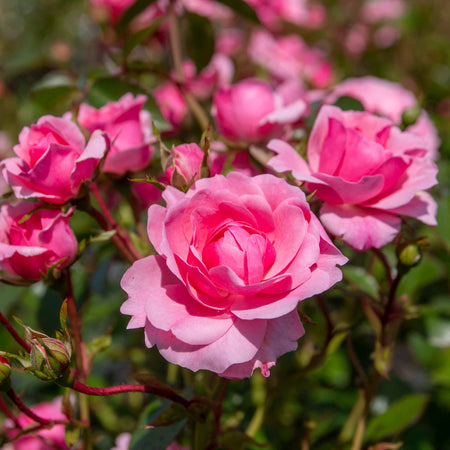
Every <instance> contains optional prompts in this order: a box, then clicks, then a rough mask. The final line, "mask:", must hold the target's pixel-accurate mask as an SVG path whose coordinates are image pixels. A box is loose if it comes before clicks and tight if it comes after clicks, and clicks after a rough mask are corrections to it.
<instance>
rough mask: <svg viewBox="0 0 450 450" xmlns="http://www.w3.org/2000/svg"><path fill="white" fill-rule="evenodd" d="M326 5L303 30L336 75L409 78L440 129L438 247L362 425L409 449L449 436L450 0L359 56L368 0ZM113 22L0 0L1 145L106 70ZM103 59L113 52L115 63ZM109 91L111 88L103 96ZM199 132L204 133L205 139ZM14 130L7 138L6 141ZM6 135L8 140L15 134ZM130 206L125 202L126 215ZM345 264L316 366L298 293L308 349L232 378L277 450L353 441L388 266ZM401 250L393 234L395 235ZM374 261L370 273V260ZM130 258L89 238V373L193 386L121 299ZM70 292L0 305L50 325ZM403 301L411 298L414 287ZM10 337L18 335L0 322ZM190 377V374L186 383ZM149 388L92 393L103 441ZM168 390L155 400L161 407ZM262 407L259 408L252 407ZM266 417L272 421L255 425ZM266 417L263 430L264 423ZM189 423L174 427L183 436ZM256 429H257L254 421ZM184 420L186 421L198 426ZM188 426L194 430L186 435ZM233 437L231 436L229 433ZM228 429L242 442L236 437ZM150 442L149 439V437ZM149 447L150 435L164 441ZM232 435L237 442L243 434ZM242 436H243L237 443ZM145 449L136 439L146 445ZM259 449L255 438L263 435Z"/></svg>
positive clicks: (447, 444) (372, 438)
mask: <svg viewBox="0 0 450 450" xmlns="http://www.w3.org/2000/svg"><path fill="white" fill-rule="evenodd" d="M323 3H324V4H326V6H327V8H328V11H329V18H328V23H327V26H325V27H324V29H323V30H320V31H314V32H311V31H308V32H304V33H302V34H303V37H304V38H305V40H307V41H308V42H310V43H314V44H316V45H318V46H319V47H321V48H322V49H324V50H325V51H326V52H327V54H329V55H330V58H331V60H332V61H333V63H334V67H335V79H336V81H339V80H342V79H344V78H346V77H350V76H363V75H368V74H370V75H375V76H379V77H383V78H388V79H391V80H393V81H398V82H400V83H401V84H403V85H404V86H405V87H406V88H408V89H410V90H412V91H413V92H414V93H415V94H416V95H417V97H418V98H419V99H420V101H421V102H422V105H423V107H424V108H425V109H426V110H427V111H428V112H429V113H430V115H431V117H432V118H433V120H434V121H435V123H436V126H437V127H438V129H439V134H440V137H441V139H442V146H441V150H440V152H441V158H440V160H439V161H438V165H439V169H440V172H439V181H440V184H439V186H437V187H436V188H435V189H434V190H433V194H434V196H435V198H436V199H437V201H438V203H439V212H438V221H439V225H438V227H437V228H435V229H431V228H429V227H428V228H427V227H423V228H418V229H416V230H415V233H416V235H421V234H425V235H427V236H428V240H429V242H430V246H429V247H428V248H427V249H426V250H425V252H424V255H423V259H422V261H421V263H420V264H419V265H418V266H417V267H414V268H413V269H411V271H410V272H409V273H408V274H407V275H406V276H405V277H404V279H403V280H402V283H401V285H400V294H403V295H404V296H405V297H403V298H404V299H409V300H407V301H410V302H411V305H412V306H411V311H412V314H411V319H410V320H408V321H405V322H403V324H402V327H401V329H400V331H399V336H398V338H397V343H396V347H395V350H394V352H395V353H394V357H393V360H392V369H391V370H390V373H389V378H388V379H382V380H381V381H380V384H379V388H378V392H377V396H376V397H375V399H374V401H373V403H372V406H371V419H370V421H369V424H368V428H367V431H366V435H365V441H366V443H367V445H369V444H374V443H376V442H380V441H389V442H393V443H395V442H403V448H405V449H408V450H433V449H439V450H445V449H450V433H449V432H448V421H449V417H450V294H449V292H450V289H449V287H450V286H449V274H450V256H449V253H450V252H449V251H450V197H449V190H450V183H449V180H450V159H449V158H450V8H449V5H448V0H410V1H408V3H407V7H408V11H407V13H406V15H405V16H404V17H403V18H402V19H401V22H400V30H401V38H400V39H399V41H398V42H397V43H396V44H394V45H393V46H392V47H390V48H387V49H379V48H375V47H373V48H372V47H369V48H368V50H367V51H366V52H365V53H364V54H363V55H362V56H361V57H360V58H353V59H352V58H349V56H348V55H347V54H346V53H345V52H344V49H343V47H342V45H341V42H342V35H343V33H344V32H345V30H346V29H347V28H348V27H349V25H350V24H351V23H353V21H354V17H355V11H356V10H357V9H358V7H359V6H358V4H359V1H358V0H339V1H336V0H328V1H324V2H323ZM102 36H103V33H102V29H101V27H100V26H99V25H98V24H96V23H95V22H94V21H93V20H92V19H91V17H90V16H89V5H88V4H87V2H86V1H81V0H70V1H67V0H14V1H10V0H0V130H1V131H2V132H3V133H4V134H3V135H2V139H3V141H2V145H1V146H0V152H1V153H2V156H3V157H4V156H6V155H9V154H11V148H12V145H13V144H15V143H16V142H17V135H18V133H19V132H20V130H21V129H22V127H23V126H25V125H29V124H30V123H32V122H34V121H35V120H37V119H38V118H39V117H40V116H41V115H44V114H55V115H57V114H61V113H63V112H64V111H66V110H67V109H69V108H70V107H71V104H72V102H73V101H74V100H75V101H76V100H77V98H78V96H80V95H83V93H84V92H85V91H83V90H85V89H86V87H87V86H90V85H91V84H92V83H93V82H94V81H93V80H95V77H97V76H100V75H104V74H105V69H104V67H105V64H106V66H107V65H108V60H107V59H105V55H104V52H103V51H102V45H104V42H103V41H102ZM105 61H106V63H105ZM121 89H123V86H121V85H114V84H113V85H112V86H109V87H108V89H103V90H102V89H100V90H99V91H98V92H94V93H93V94H92V92H91V96H93V97H94V98H95V95H97V99H98V101H99V103H101V102H102V100H103V103H104V102H106V101H107V100H109V98H114V97H115V98H118V97H119V96H120V95H121V94H122V92H119V91H120V90H121ZM99 95H103V97H101V96H100V98H99V97H98V96H99ZM199 137H200V136H196V139H197V140H198V139H199ZM8 141H10V143H8ZM5 142H6V143H5ZM129 213H130V212H129V211H127V210H126V208H125V207H123V208H122V209H120V208H119V214H120V219H121V220H122V222H124V221H125V222H126V220H127V214H129ZM73 225H74V227H75V229H76V231H77V236H78V238H79V239H82V238H83V237H85V236H86V235H87V234H89V233H90V232H91V230H92V229H95V224H94V223H91V222H90V221H89V219H88V218H87V217H85V216H84V215H83V213H77V214H76V215H75V217H74V218H73ZM343 251H344V252H345V253H346V254H347V256H350V257H351V262H350V263H349V264H350V265H349V266H347V267H346V268H345V270H344V275H345V278H346V280H347V281H348V283H346V284H340V285H339V286H337V287H335V288H334V289H332V290H331V291H330V292H328V293H327V294H326V295H325V296H324V301H326V303H327V305H328V307H329V308H330V310H331V317H332V320H333V322H334V324H335V332H336V331H338V332H337V333H335V336H334V338H333V341H332V345H330V346H328V348H327V350H326V352H325V354H321V355H320V356H321V359H320V361H319V363H318V364H317V367H315V368H314V369H313V370H309V371H305V370H304V368H305V366H308V365H309V364H310V363H311V358H313V357H314V355H317V352H319V354H320V349H321V344H322V343H323V342H324V340H325V330H326V329H327V324H326V323H325V320H324V317H323V315H322V314H321V312H320V308H319V307H318V305H317V303H315V302H314V301H313V300H308V301H306V302H304V303H303V304H302V305H301V309H302V312H304V313H305V314H307V315H308V316H309V317H310V318H311V319H312V321H314V322H315V325H314V324H306V325H305V327H306V335H305V337H303V338H302V339H301V340H300V344H299V347H300V348H299V351H297V352H296V353H291V354H288V355H285V356H283V357H282V358H280V359H279V360H278V363H277V367H276V368H274V369H273V370H272V374H271V376H270V378H268V379H267V380H264V379H263V378H262V377H261V376H260V375H259V374H255V375H254V376H253V377H252V379H251V380H244V381H238V382H232V383H231V384H230V387H229V391H228V394H227V397H226V400H225V404H224V421H225V424H226V425H228V426H230V427H236V428H237V429H239V430H246V429H247V431H250V434H255V435H254V437H255V439H256V440H257V441H258V442H262V443H266V442H267V443H270V444H268V447H265V448H267V449H272V448H273V449H288V448H299V443H300V442H301V441H302V439H303V438H304V437H305V436H309V440H310V442H311V446H312V448H313V449H318V450H321V449H323V450H326V449H337V448H348V437H347V435H346V433H347V434H348V433H349V430H350V431H351V432H352V430H353V429H354V424H352V414H351V411H352V409H353V408H354V407H355V405H358V396H359V386H360V385H359V383H360V380H359V379H358V376H357V374H356V373H355V370H354V369H353V367H352V364H351V362H350V360H349V356H348V348H347V344H348V342H347V341H348V340H350V341H351V342H352V343H353V346H354V351H355V352H356V354H357V356H358V358H359V360H360V361H361V364H362V365H363V367H364V368H370V366H371V365H372V361H371V355H372V352H373V343H374V336H373V331H372V328H371V327H370V325H369V323H368V321H367V319H366V317H365V316H364V313H363V311H362V309H361V307H360V303H359V300H358V297H359V296H360V292H361V291H362V292H364V293H365V294H364V295H369V296H370V295H375V296H376V295H377V292H378V290H379V289H380V288H381V289H382V288H383V283H384V272H383V268H382V267H381V265H379V263H378V261H377V260H376V259H374V258H373V255H371V254H368V253H367V254H355V253H353V252H352V251H351V250H348V249H343ZM386 254H387V256H388V258H389V259H390V260H391V261H394V260H395V255H394V250H393V247H392V246H388V247H387V248H386ZM369 265H372V268H373V270H372V271H371V274H369V273H368V272H366V270H365V269H363V267H366V268H367V267H369ZM125 269H126V264H124V263H122V262H121V261H119V260H116V259H115V257H114V254H113V253H112V251H111V250H110V246H108V245H107V244H105V243H102V242H98V243H96V244H95V245H94V246H91V247H90V248H89V249H88V251H87V252H86V254H85V255H84V256H83V258H82V259H81V260H80V261H78V262H77V263H76V265H75V266H74V268H73V274H74V287H75V297H76V299H77V303H78V306H79V308H81V311H82V314H83V317H84V320H83V333H84V336H85V338H86V341H90V340H92V339H94V338H98V337H99V336H101V335H105V336H109V337H110V338H111V341H112V342H111V345H109V346H108V345H107V344H108V339H109V337H108V338H105V341H104V342H105V347H107V348H106V349H105V350H104V351H102V352H100V353H99V354H98V356H97V357H96V359H95V363H94V367H93V370H92V373H91V375H90V378H89V384H91V385H95V386H106V385H111V384H117V383H123V382H127V381H129V380H130V374H131V373H133V372H138V371H144V370H146V371H151V372H152V373H154V374H156V375H158V376H161V377H163V378H164V379H169V381H171V382H172V383H174V384H175V385H176V386H183V385H184V384H185V379H184V378H183V377H188V378H189V379H190V380H191V379H192V380H193V375H192V374H191V373H186V372H184V371H183V372H181V371H176V370H174V369H173V368H169V369H168V368H167V364H166V363H165V362H164V361H163V359H162V358H161V357H160V356H159V355H158V353H157V352H156V351H154V350H150V351H149V350H147V349H146V348H145V347H144V344H143V336H142V331H141V330H137V331H133V330H132V331H127V332H125V328H126V323H127V320H128V319H127V318H126V317H124V316H122V315H121V314H120V313H119V312H118V311H119V307H120V305H121V303H122V302H123V300H124V299H125V294H124V293H123V292H122V291H121V290H120V288H119V286H118V280H119V279H120V278H121V275H122V274H123V272H124V271H125ZM61 301H62V299H61V297H60V295H59V294H58V293H57V292H56V291H55V290H53V289H52V288H48V287H46V286H45V285H44V284H42V283H37V284H35V285H34V286H32V287H31V288H18V287H10V286H7V285H1V286H0V308H1V311H2V312H3V313H4V314H6V315H8V317H11V316H12V315H16V316H18V317H20V318H21V319H22V320H23V321H24V322H26V323H27V324H28V325H29V326H31V327H32V328H35V329H39V330H42V331H43V332H46V333H48V334H50V335H53V333H54V330H55V329H56V328H57V327H58V312H59V307H60V305H61ZM405 301H406V300H405ZM0 343H1V347H2V349H4V350H10V351H13V350H15V345H14V343H13V342H12V341H11V339H10V338H9V336H8V335H7V333H6V332H5V331H4V330H3V329H2V328H0ZM208 376H209V374H208V373H200V374H197V375H196V377H195V386H196V389H197V390H199V391H201V390H202V389H205V387H204V386H207V385H208ZM13 383H14V386H15V388H16V390H17V391H18V392H20V393H22V394H24V398H25V399H26V402H27V403H29V404H33V403H36V402H39V401H43V400H45V399H49V398H52V397H54V396H55V395H57V394H58V393H59V389H57V388H55V386H53V385H50V384H45V383H42V382H39V381H38V380H35V379H34V378H33V377H32V376H29V375H25V374H20V373H19V374H15V375H14V378H13ZM186 384H187V383H186ZM151 400H152V399H151V397H146V396H142V395H139V394H136V395H134V394H127V395H122V396H116V397H109V398H97V399H92V406H93V410H94V415H93V427H94V428H95V429H96V430H97V431H96V436H97V441H96V444H95V445H96V448H99V449H108V448H111V446H112V444H113V439H114V437H115V436H116V435H117V434H119V433H121V432H124V431H133V429H134V427H135V426H136V417H137V416H138V415H139V414H140V413H142V411H143V410H144V409H145V408H146V407H148V405H149V404H150V402H151ZM158 406H160V405H159V403H151V404H150V410H147V411H146V412H145V413H146V414H149V411H150V412H151V410H152V408H153V410H155V408H158ZM255 410H256V413H255ZM260 419H262V420H263V425H262V427H259V428H258V427H257V426H256V425H255V424H257V423H258V421H260ZM256 430H257V431H256ZM178 431H179V430H175V431H174V435H175V434H176V433H177V432H178ZM253 432H254V433H253ZM182 433H186V434H188V433H189V431H183V432H182ZM180 436H181V440H182V441H186V442H188V441H189V439H190V437H189V435H186V436H183V435H180ZM230 439H231V438H230ZM230 442H231V441H230ZM148 445H150V444H148ZM154 445H155V447H151V446H147V447H142V448H160V447H158V446H157V445H156V444H154ZM227 445H228V447H227V446H226V445H225V444H224V447H226V448H239V447H238V446H234V447H233V444H227ZM239 445H240V444H239ZM136 448H137V447H136ZM254 448H257V447H254Z"/></svg>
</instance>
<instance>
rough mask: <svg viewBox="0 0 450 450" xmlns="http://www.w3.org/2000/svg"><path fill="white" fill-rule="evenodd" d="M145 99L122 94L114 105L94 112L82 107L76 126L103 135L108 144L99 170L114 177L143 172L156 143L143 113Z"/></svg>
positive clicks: (148, 117)
mask: <svg viewBox="0 0 450 450" xmlns="http://www.w3.org/2000/svg"><path fill="white" fill-rule="evenodd" d="M146 101H147V97H145V95H138V96H137V97H136V98H134V97H133V95H132V94H125V95H124V96H123V97H122V98H120V99H119V100H118V101H116V102H109V103H107V104H106V105H105V106H103V107H101V108H99V109H96V108H94V107H92V106H90V105H87V104H84V103H83V104H82V105H81V106H80V110H79V113H78V122H79V123H80V125H82V126H83V127H84V128H86V129H87V130H88V131H89V132H90V133H92V132H94V131H95V130H101V131H104V132H105V133H106V134H107V135H108V136H109V139H110V141H111V149H110V150H109V151H108V154H107V155H106V159H105V162H104V164H103V167H102V170H103V171H104V172H109V173H113V174H116V175H124V174H125V173H126V172H137V171H139V170H142V169H144V168H145V167H147V165H148V164H149V162H150V159H151V157H152V155H153V153H154V149H153V147H152V146H151V144H152V143H154V142H155V141H156V139H155V137H154V136H153V132H152V123H151V116H150V113H149V112H148V111H145V110H142V107H143V106H144V104H145V102H146Z"/></svg>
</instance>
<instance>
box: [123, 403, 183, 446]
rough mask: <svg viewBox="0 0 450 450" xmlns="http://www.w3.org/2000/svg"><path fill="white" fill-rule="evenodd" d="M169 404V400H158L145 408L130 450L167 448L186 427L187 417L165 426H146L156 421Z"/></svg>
mask: <svg viewBox="0 0 450 450" xmlns="http://www.w3.org/2000/svg"><path fill="white" fill-rule="evenodd" d="M168 405H169V402H168V401H161V400H157V401H155V402H153V403H151V404H150V405H149V406H148V407H147V408H146V409H145V410H144V412H143V413H142V415H141V417H140V419H139V424H138V426H137V431H136V432H135V433H134V434H133V437H132V438H131V443H130V450H166V448H167V446H168V445H169V444H170V443H171V442H172V441H173V440H174V439H175V437H176V435H177V434H178V433H179V432H180V431H181V429H182V428H183V427H184V425H185V424H186V422H187V419H184V420H182V421H180V422H178V423H175V424H173V425H169V426H165V427H158V428H156V427H155V428H146V426H147V425H148V424H149V423H152V422H153V421H155V420H156V418H157V417H158V416H159V415H160V414H161V413H162V412H163V411H164V410H165V409H167V407H168Z"/></svg>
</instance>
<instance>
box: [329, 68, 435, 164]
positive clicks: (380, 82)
mask: <svg viewBox="0 0 450 450" xmlns="http://www.w3.org/2000/svg"><path fill="white" fill-rule="evenodd" d="M344 96H348V97H352V98H355V99H356V100H359V101H360V102H361V103H362V105H363V106H364V109H365V110H366V111H368V112H371V113H375V114H381V115H382V116H385V117H388V118H389V119H391V120H392V121H394V122H395V123H396V124H397V125H400V124H401V123H402V115H403V113H404V112H405V111H406V110H407V109H409V108H414V107H415V106H416V105H417V99H416V97H415V96H414V94H413V93H412V92H410V91H408V90H407V89H405V88H404V87H403V86H401V85H400V84H398V83H393V82H392V81H388V80H384V79H382V78H377V77H372V76H367V77H362V78H348V79H347V80H345V81H343V82H342V83H340V84H338V85H337V86H336V87H335V88H334V89H333V91H332V92H331V94H330V95H329V96H328V97H327V98H326V99H325V103H329V104H332V103H335V102H336V101H337V100H338V99H339V98H340V97H344ZM406 131H409V132H410V133H413V134H415V135H417V136H420V137H421V138H422V139H423V140H424V141H425V143H424V145H425V146H426V148H427V150H428V156H430V157H431V158H432V159H436V158H437V156H438V148H439V145H440V140H439V136H438V134H437V131H436V128H435V126H434V125H433V122H432V121H431V119H430V118H429V116H428V114H427V113H426V112H425V111H424V110H422V112H421V113H420V116H419V118H418V119H417V122H416V123H415V124H414V125H411V126H409V127H408V128H407V130H406Z"/></svg>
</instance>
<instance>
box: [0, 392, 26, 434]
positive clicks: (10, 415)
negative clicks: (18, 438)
mask: <svg viewBox="0 0 450 450" xmlns="http://www.w3.org/2000/svg"><path fill="white" fill-rule="evenodd" d="M0 409H1V410H2V411H3V414H5V416H6V417H8V419H10V420H11V421H12V422H13V423H14V425H15V426H16V428H19V429H21V428H22V427H21V425H20V423H19V421H18V420H17V417H16V416H15V415H14V414H13V413H12V412H11V411H10V410H9V408H8V405H7V404H6V403H5V401H4V400H3V399H2V398H1V397H0Z"/></svg>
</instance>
